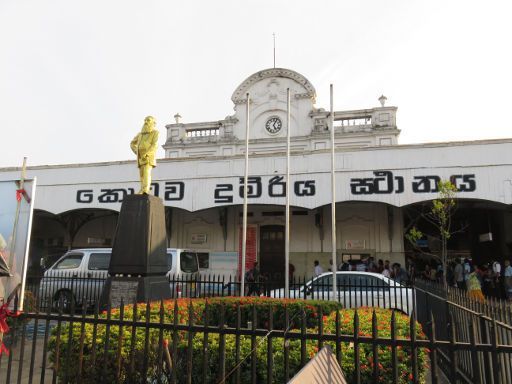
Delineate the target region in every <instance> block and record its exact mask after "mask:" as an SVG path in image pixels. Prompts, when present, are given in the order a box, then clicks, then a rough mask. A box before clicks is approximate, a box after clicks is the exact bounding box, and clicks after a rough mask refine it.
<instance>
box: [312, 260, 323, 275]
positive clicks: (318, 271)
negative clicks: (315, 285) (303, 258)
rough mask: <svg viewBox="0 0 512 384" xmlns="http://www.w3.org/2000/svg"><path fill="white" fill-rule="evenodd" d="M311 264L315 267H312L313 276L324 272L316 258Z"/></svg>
mask: <svg viewBox="0 0 512 384" xmlns="http://www.w3.org/2000/svg"><path fill="white" fill-rule="evenodd" d="M313 264H314V265H315V269H314V275H315V277H316V276H320V275H321V274H322V273H324V269H323V268H322V267H321V266H320V263H319V262H318V260H315V262H314V263H313Z"/></svg>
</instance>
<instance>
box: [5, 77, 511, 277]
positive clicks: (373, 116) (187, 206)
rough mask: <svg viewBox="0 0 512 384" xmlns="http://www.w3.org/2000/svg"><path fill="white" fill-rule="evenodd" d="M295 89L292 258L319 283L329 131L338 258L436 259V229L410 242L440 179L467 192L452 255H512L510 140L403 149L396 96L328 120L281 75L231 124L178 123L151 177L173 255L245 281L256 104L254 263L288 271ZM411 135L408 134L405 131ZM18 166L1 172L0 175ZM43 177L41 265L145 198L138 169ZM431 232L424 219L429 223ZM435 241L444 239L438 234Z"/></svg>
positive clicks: (108, 240) (305, 91) (255, 91)
mask: <svg viewBox="0 0 512 384" xmlns="http://www.w3.org/2000/svg"><path fill="white" fill-rule="evenodd" d="M287 89H290V93H291V112H290V114H291V119H290V125H291V130H290V135H291V169H290V174H291V177H290V204H291V222H290V262H291V263H292V264H293V266H294V269H295V274H296V275H297V276H304V275H307V276H311V275H312V272H313V261H314V260H319V261H320V264H321V265H322V266H323V268H324V269H325V270H327V269H328V268H329V267H330V266H329V260H330V258H331V206H330V204H331V150H330V148H331V141H330V135H331V129H334V133H335V169H336V185H335V189H336V193H335V195H336V201H337V203H336V237H337V245H336V248H337V255H338V261H339V263H341V261H342V260H347V259H353V260H354V259H360V258H365V257H367V256H373V257H374V258H375V259H383V260H390V261H391V262H400V263H402V264H405V261H406V258H408V257H409V256H410V257H411V258H412V259H413V260H420V259H422V258H424V257H425V256H424V255H425V254H426V253H430V254H436V253H437V254H438V253H439V251H440V250H439V241H438V239H437V238H436V236H435V233H429V228H428V225H427V226H426V227H425V228H426V230H425V234H426V236H425V238H424V239H422V240H421V242H420V243H418V244H417V246H418V247H419V250H421V249H423V250H425V252H420V251H418V249H416V248H414V247H412V245H411V244H409V243H408V241H407V240H406V239H405V237H404V234H405V233H406V232H407V231H408V230H409V229H410V227H411V226H412V225H420V226H421V225H422V220H421V212H422V211H424V210H425V209H428V207H429V204H431V201H432V200H433V199H435V198H437V197H438V188H437V183H438V182H439V181H441V180H451V181H452V183H453V184H454V185H455V186H456V188H457V190H458V192H457V201H458V210H457V212H456V214H455V215H454V217H453V225H452V228H453V230H454V232H455V233H454V235H453V236H452V238H451V239H450V241H449V244H448V251H449V257H452V258H455V257H471V258H473V259H474V260H475V261H476V262H479V263H481V262H490V261H492V260H503V259H505V258H511V256H512V208H511V204H512V155H511V154H512V139H503V140H482V141H471V142H445V143H429V144H415V145H399V143H398V138H399V134H400V130H399V129H398V127H397V123H396V121H397V107H394V106H387V105H386V98H385V97H384V96H382V97H380V98H379V99H378V100H376V103H375V104H376V105H375V106H373V107H370V108H366V109H360V110H352V111H335V112H334V126H333V127H331V126H330V124H329V121H330V120H329V118H330V117H329V111H328V110H326V109H324V108H319V107H317V106H316V104H315V97H316V91H315V88H314V87H313V85H312V84H311V83H310V82H309V81H308V80H307V79H306V78H305V77H304V76H303V75H301V74H299V73H297V72H294V71H292V70H289V69H282V68H271V69H266V70H263V71H260V72H257V73H255V74H253V75H251V76H249V77H248V78H247V79H245V80H244V81H243V82H242V83H241V84H240V85H239V86H238V88H237V89H236V90H235V91H234V92H233V95H232V98H231V100H232V102H233V106H234V113H233V114H232V115H229V116H227V117H226V118H225V119H223V120H218V121H209V122H195V123H183V122H182V121H181V116H179V114H177V115H175V117H174V119H175V121H174V122H169V123H168V124H167V125H166V126H165V128H166V130H167V132H166V133H167V140H166V142H165V144H164V146H163V148H164V150H165V158H163V159H160V160H158V164H157V167H156V168H155V169H154V170H153V184H152V192H153V194H154V195H156V196H159V197H160V198H162V200H163V201H164V204H165V206H166V227H167V228H166V229H167V234H168V245H169V247H176V248H193V249H200V250H204V251H208V254H209V258H208V259H205V260H202V263H203V267H205V268H207V267H209V268H213V269H215V268H217V269H216V270H218V268H221V269H225V270H226V271H228V270H229V269H230V268H231V270H232V271H234V272H236V270H237V266H238V260H239V255H240V252H241V237H242V236H241V235H242V232H241V231H242V204H243V182H244V178H243V176H244V170H245V139H246V126H247V124H246V121H247V115H246V108H247V94H249V95H250V103H249V125H250V133H249V135H250V137H249V179H248V200H249V208H248V223H249V226H248V236H247V238H248V243H247V263H248V264H247V265H248V266H250V265H252V263H253V262H254V261H256V260H258V261H259V264H260V268H261V271H262V273H264V274H267V275H269V276H270V277H272V278H282V275H283V272H284V257H285V256H284V251H285V244H284V230H285V213H284V206H285V171H286V168H285V167H286V135H287V132H286V127H287ZM405 129H407V127H405ZM19 172H20V170H19V169H15V168H4V169H0V180H9V179H16V178H18V177H19ZM27 177H29V178H33V177H37V194H36V199H35V208H36V209H35V211H34V219H33V228H32V237H31V250H30V260H31V261H30V262H31V268H32V270H36V269H37V268H38V266H39V261H40V259H41V258H42V259H44V260H45V261H46V264H48V263H50V262H52V261H54V260H55V259H56V258H57V257H58V256H60V255H62V254H63V252H64V251H66V250H68V249H71V248H84V247H85V248H91V247H108V246H110V245H111V244H112V237H113V235H114V232H115V227H116V222H117V217H118V211H119V209H120V207H121V202H122V200H123V198H124V197H125V196H126V195H128V194H132V193H134V192H135V191H137V190H138V183H139V180H138V170H137V166H136V163H135V161H134V160H130V161H118V162H108V163H90V164H66V165H57V166H34V167H29V168H28V169H27ZM424 224H425V223H423V225H424ZM431 232H435V231H431Z"/></svg>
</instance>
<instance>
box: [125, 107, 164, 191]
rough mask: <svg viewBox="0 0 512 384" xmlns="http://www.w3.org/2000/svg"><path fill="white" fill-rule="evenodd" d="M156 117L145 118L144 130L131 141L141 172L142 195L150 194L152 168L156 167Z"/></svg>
mask: <svg viewBox="0 0 512 384" xmlns="http://www.w3.org/2000/svg"><path fill="white" fill-rule="evenodd" d="M155 125H156V122H155V118H154V117H153V116H148V117H146V118H145V119H144V125H143V126H142V130H141V131H140V133H139V134H137V136H135V137H134V139H133V140H132V142H131V143H130V147H131V148H132V151H133V153H135V154H136V155H137V165H138V167H139V174H140V191H139V192H138V193H139V194H140V195H142V194H146V195H149V188H150V186H151V170H152V168H154V167H156V160H155V155H156V148H157V145H158V131H157V130H156V129H155Z"/></svg>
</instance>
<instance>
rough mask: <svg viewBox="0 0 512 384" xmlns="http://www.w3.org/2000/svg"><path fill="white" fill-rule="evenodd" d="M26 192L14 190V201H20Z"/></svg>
mask: <svg viewBox="0 0 512 384" xmlns="http://www.w3.org/2000/svg"><path fill="white" fill-rule="evenodd" d="M26 193H27V192H26V191H25V190H24V189H17V190H16V200H18V202H19V201H21V196H24V195H25V194H26Z"/></svg>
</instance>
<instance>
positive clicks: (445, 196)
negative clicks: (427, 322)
mask: <svg viewBox="0 0 512 384" xmlns="http://www.w3.org/2000/svg"><path fill="white" fill-rule="evenodd" d="M437 187H438V197H437V199H435V200H433V201H432V205H431V206H430V207H429V209H428V210H427V211H426V212H424V213H421V215H420V217H421V218H423V219H425V220H426V221H428V222H429V223H430V224H432V225H433V226H434V228H435V229H436V232H437V233H436V234H435V235H434V236H435V237H438V238H439V240H440V241H441V255H440V261H441V264H442V266H443V286H444V288H445V289H447V288H448V284H447V282H446V272H447V268H446V267H447V258H448V240H449V239H450V238H451V236H452V235H453V234H454V233H456V232H458V231H459V230H457V231H452V217H453V214H454V212H455V210H456V206H457V203H456V197H457V196H456V195H457V188H456V187H455V185H454V184H453V183H452V182H451V181H449V180H441V181H440V182H439V183H438V184H437ZM423 236H424V233H423V232H422V231H420V230H419V229H418V228H416V226H413V227H412V228H411V229H409V231H407V233H406V235H405V237H406V238H407V240H409V241H410V242H411V244H412V245H413V246H414V247H415V248H417V245H416V244H417V241H418V240H419V239H421V238H422V237H423ZM422 252H423V253H426V252H424V251H422ZM430 255H432V254H430ZM432 256H437V255H432Z"/></svg>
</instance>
